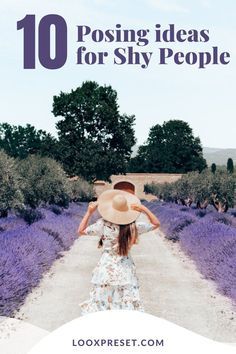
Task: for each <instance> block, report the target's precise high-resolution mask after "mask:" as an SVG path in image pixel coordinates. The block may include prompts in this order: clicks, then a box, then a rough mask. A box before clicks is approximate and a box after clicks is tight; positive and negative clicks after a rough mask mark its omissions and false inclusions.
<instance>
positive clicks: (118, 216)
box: [98, 189, 141, 225]
mask: <svg viewBox="0 0 236 354" xmlns="http://www.w3.org/2000/svg"><path fill="white" fill-rule="evenodd" d="M116 195H123V196H125V198H126V200H127V203H128V210H127V211H119V210H116V209H114V208H113V206H112V199H113V198H114V197H115V196H116ZM131 204H141V202H140V200H139V198H138V197H136V196H135V195H134V194H131V193H128V192H125V191H122V190H114V189H111V190H107V191H105V192H103V193H102V194H101V195H100V196H99V198H98V212H99V213H100V214H101V216H102V218H103V219H105V220H107V221H110V222H112V223H113V224H117V225H127V224H130V223H132V222H134V221H135V220H136V219H137V218H138V216H139V215H140V212H139V211H136V210H132V209H131Z"/></svg>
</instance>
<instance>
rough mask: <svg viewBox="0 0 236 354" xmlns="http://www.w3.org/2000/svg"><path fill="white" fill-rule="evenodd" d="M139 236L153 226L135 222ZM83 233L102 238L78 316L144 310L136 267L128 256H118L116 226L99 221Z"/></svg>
mask: <svg viewBox="0 0 236 354" xmlns="http://www.w3.org/2000/svg"><path fill="white" fill-rule="evenodd" d="M136 227H137V231H138V235H140V234H142V233H145V232H148V231H151V230H152V229H153V225H152V224H150V223H147V222H144V221H136ZM85 233H86V234H87V235H91V236H98V237H102V240H103V246H102V256H101V258H100V260H99V262H98V264H97V266H96V267H95V269H94V270H93V273H92V280H91V283H92V289H91V292H90V299H89V300H87V301H85V302H83V303H81V304H80V307H81V314H82V315H85V314H87V313H91V312H96V311H104V310H138V311H143V310H144V309H143V305H142V303H141V301H140V296H139V283H138V278H137V275H136V267H135V264H134V261H133V259H132V257H131V255H130V254H128V255H127V256H120V255H119V254H118V251H117V250H118V235H119V225H116V224H112V223H110V222H108V221H105V220H103V219H99V220H98V221H97V222H96V223H95V224H93V225H90V226H88V227H87V228H86V230H85Z"/></svg>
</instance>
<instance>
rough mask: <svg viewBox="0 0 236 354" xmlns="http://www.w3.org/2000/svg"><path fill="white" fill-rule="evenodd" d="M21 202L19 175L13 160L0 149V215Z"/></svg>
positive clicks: (2, 215) (5, 214)
mask: <svg viewBox="0 0 236 354" xmlns="http://www.w3.org/2000/svg"><path fill="white" fill-rule="evenodd" d="M22 204H23V195H22V193H21V189H20V177H19V174H18V172H17V169H16V163H15V160H14V159H13V158H11V157H9V156H7V154H6V153H5V152H4V151H2V150H0V217H4V216H5V217H6V216H7V214H8V211H9V210H10V209H13V208H17V207H19V206H21V205H22Z"/></svg>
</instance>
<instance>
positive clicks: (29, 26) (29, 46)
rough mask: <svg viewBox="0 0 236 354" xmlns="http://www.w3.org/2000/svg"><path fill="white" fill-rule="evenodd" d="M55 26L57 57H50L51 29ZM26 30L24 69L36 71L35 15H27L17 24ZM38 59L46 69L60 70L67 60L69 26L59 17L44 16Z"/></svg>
mask: <svg viewBox="0 0 236 354" xmlns="http://www.w3.org/2000/svg"><path fill="white" fill-rule="evenodd" d="M52 25H54V26H55V57H54V58H53V59H52V58H51V55H50V43H51V35H50V27H51V26H52ZM21 29H23V30H24V69H35V15H26V16H25V17H24V18H23V19H22V20H20V21H18V22H17V30H21ZM38 58H39V61H40V63H41V65H42V66H44V67H45V68H46V69H59V68H61V67H62V66H63V65H64V64H65V62H66V59H67V24H66V21H65V20H64V18H63V17H61V16H59V15H47V16H44V17H43V18H42V19H41V21H40V23H39V27H38Z"/></svg>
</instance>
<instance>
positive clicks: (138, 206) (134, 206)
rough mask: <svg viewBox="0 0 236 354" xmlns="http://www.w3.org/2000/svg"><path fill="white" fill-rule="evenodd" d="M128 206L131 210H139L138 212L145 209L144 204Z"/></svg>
mask: <svg viewBox="0 0 236 354" xmlns="http://www.w3.org/2000/svg"><path fill="white" fill-rule="evenodd" d="M130 207H131V209H132V210H135V211H139V212H140V213H142V212H143V211H144V210H145V206H144V205H142V204H131V205H130Z"/></svg>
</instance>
